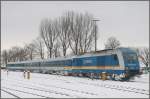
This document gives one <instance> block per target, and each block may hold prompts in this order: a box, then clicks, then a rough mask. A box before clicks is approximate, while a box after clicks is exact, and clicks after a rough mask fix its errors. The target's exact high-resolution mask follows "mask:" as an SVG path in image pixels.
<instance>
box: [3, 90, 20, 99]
mask: <svg viewBox="0 0 150 99" xmlns="http://www.w3.org/2000/svg"><path fill="white" fill-rule="evenodd" d="M1 91H3V92H5V93H7V94H9V95H11V96H13V97H14V98H17V99H22V98H21V97H19V96H17V95H15V94H13V93H12V92H9V91H6V90H4V89H1Z"/></svg>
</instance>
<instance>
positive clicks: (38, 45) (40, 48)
mask: <svg viewBox="0 0 150 99" xmlns="http://www.w3.org/2000/svg"><path fill="white" fill-rule="evenodd" d="M33 43H34V46H35V52H36V53H37V55H39V56H40V58H41V59H44V47H45V46H44V42H43V40H42V38H41V37H38V38H37V39H36V40H34V41H33Z"/></svg>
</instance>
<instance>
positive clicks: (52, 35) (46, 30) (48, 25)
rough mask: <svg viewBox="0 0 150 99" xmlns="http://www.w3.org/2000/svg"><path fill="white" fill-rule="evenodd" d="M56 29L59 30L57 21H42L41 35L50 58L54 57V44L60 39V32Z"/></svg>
mask: <svg viewBox="0 0 150 99" xmlns="http://www.w3.org/2000/svg"><path fill="white" fill-rule="evenodd" d="M56 28H57V20H54V21H52V20H50V19H49V20H48V19H44V20H42V22H41V25H40V34H41V37H42V39H43V40H44V43H45V45H46V47H47V49H48V52H49V57H50V58H51V57H52V50H53V47H54V42H55V41H56V39H57V37H58V31H56Z"/></svg>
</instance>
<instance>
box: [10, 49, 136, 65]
mask: <svg viewBox="0 0 150 99" xmlns="http://www.w3.org/2000/svg"><path fill="white" fill-rule="evenodd" d="M117 50H120V51H122V52H133V51H132V50H131V49H129V48H122V47H121V48H116V49H104V50H99V51H96V52H95V51H93V52H86V53H83V54H82V55H75V56H71V57H59V58H51V59H44V60H42V59H39V60H29V61H21V62H9V64H17V63H18V64H19V63H31V62H32V63H34V62H50V61H61V60H62V61H63V60H69V59H73V58H84V57H91V56H98V55H100V54H105V53H109V52H113V51H117Z"/></svg>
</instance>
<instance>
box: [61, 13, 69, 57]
mask: <svg viewBox="0 0 150 99" xmlns="http://www.w3.org/2000/svg"><path fill="white" fill-rule="evenodd" d="M69 25H70V20H69V19H68V17H67V16H62V17H61V18H60V20H59V26H58V27H59V29H60V30H59V39H60V44H61V46H62V51H63V56H66V53H67V49H68V48H69V38H68V37H69Z"/></svg>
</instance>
